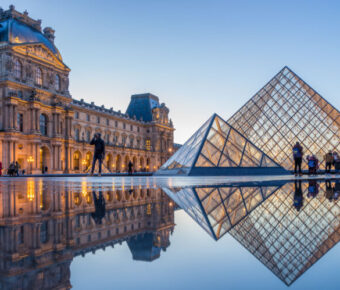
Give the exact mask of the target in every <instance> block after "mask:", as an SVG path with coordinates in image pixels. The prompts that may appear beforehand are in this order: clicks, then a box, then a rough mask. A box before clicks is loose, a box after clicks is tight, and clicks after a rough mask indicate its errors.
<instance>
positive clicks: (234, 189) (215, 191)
mask: <svg viewBox="0 0 340 290" xmlns="http://www.w3.org/2000/svg"><path fill="white" fill-rule="evenodd" d="M281 186H282V184H280V183H278V184H275V185H274V184H267V185H262V186H254V185H248V186H199V187H183V188H162V189H163V191H164V192H165V193H166V194H167V195H168V196H169V197H170V198H171V199H172V200H173V201H174V202H175V203H176V204H177V205H179V206H180V207H181V208H182V209H184V210H185V211H186V213H187V214H188V215H189V216H190V217H191V218H192V219H193V220H194V221H195V222H196V223H197V224H199V225H200V226H201V227H202V228H203V229H204V230H205V231H206V232H207V233H208V234H209V235H210V236H211V237H212V238H214V239H215V240H218V239H220V238H221V237H222V236H223V235H224V234H226V233H227V232H228V231H229V230H230V229H231V228H233V227H234V226H235V225H237V224H238V223H239V222H240V221H241V220H242V219H243V218H245V217H246V216H247V215H249V213H250V212H251V211H252V210H254V209H255V208H256V207H257V206H258V205H259V204H261V203H262V202H263V201H265V200H266V199H267V198H268V197H269V196H271V195H272V194H273V193H275V192H276V191H277V190H278V189H279V188H280V187H281Z"/></svg>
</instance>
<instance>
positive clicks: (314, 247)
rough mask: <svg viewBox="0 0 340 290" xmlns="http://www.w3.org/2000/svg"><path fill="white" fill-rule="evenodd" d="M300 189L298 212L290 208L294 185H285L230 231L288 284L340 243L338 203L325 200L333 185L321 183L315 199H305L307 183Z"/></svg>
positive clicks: (291, 206)
mask: <svg viewBox="0 0 340 290" xmlns="http://www.w3.org/2000/svg"><path fill="white" fill-rule="evenodd" d="M301 188H302V192H303V196H304V197H305V198H304V205H303V207H302V208H301V210H300V211H297V210H296V209H295V208H294V207H293V203H294V191H295V188H294V183H288V184H286V185H284V186H283V187H281V188H280V189H279V190H278V191H277V192H276V193H275V194H273V195H271V196H270V197H269V198H268V199H267V200H266V201H265V202H263V203H262V204H260V205H259V206H258V207H256V208H255V209H254V210H253V211H252V212H251V213H250V214H249V215H248V216H247V217H246V218H245V219H243V220H242V221H241V222H240V223H238V224H237V225H236V226H235V227H234V228H233V229H231V230H230V231H229V234H231V235H232V236H233V237H234V238H235V239H236V240H237V241H238V242H239V243H241V244H242V245H243V246H244V247H245V248H246V249H247V250H249V251H250V252H251V253H252V254H253V255H254V256H255V257H256V258H258V259H259V260H260V261H261V262H262V263H263V264H264V265H265V266H266V267H267V268H269V269H270V270H271V271H272V272H273V273H274V274H275V275H276V276H277V277H279V278H280V279H281V280H282V281H283V282H284V283H285V284H287V285H291V284H292V283H293V282H294V281H295V280H296V279H297V278H299V277H300V276H301V275H302V274H303V273H304V272H305V271H307V270H308V269H309V268H310V267H311V266H312V265H313V264H314V263H315V262H317V261H318V260H319V259H320V258H321V257H322V256H323V255H325V254H326V252H328V251H329V250H330V249H331V248H332V247H333V246H334V245H336V244H337V243H338V242H339V240H340V204H339V202H337V201H334V200H332V201H329V200H328V199H327V198H326V197H325V195H327V190H331V188H335V186H334V184H332V185H331V187H328V188H327V187H326V186H325V183H323V184H320V191H319V193H318V195H317V196H316V198H306V196H307V193H308V183H302V187H301Z"/></svg>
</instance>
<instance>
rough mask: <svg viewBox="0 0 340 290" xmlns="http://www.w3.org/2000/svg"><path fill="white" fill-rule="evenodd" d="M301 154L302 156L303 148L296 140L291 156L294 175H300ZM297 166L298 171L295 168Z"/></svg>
mask: <svg viewBox="0 0 340 290" xmlns="http://www.w3.org/2000/svg"><path fill="white" fill-rule="evenodd" d="M302 156H303V148H302V146H301V145H300V143H299V142H296V144H295V145H294V147H293V158H294V173H295V176H297V175H298V173H299V174H300V175H302V171H301V164H302ZM298 168H299V172H297V169H298Z"/></svg>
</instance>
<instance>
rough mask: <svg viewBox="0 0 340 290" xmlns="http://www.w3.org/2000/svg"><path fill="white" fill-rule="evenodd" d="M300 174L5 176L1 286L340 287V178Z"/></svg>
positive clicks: (0, 212)
mask: <svg viewBox="0 0 340 290" xmlns="http://www.w3.org/2000/svg"><path fill="white" fill-rule="evenodd" d="M289 179H290V178H287V177H286V178H283V177H276V178H275V179H273V178H267V177H252V178H251V179H250V178H248V179H247V178H244V177H243V178H237V177H235V178H231V179H228V178H222V177H218V178H217V177H216V178H214V177H210V178H191V177H180V178H168V177H136V178H135V177H131V178H112V177H102V178H96V177H92V178H13V179H10V178H3V179H1V180H0V255H1V258H0V261H1V263H0V289H70V288H73V289H287V288H288V287H289V288H290V289H339V285H340V275H338V270H339V268H338V266H339V258H340V248H339V245H338V241H339V239H340V201H339V195H340V179H339V178H338V179H337V178H335V177H334V178H332V179H326V180H318V179H317V178H314V179H311V180H303V179H299V180H289ZM316 262H317V263H316Z"/></svg>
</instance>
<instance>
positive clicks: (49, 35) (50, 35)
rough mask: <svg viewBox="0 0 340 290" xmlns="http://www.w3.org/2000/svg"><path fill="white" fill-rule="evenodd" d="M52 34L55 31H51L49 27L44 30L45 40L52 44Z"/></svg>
mask: <svg viewBox="0 0 340 290" xmlns="http://www.w3.org/2000/svg"><path fill="white" fill-rule="evenodd" d="M54 32H55V30H54V29H52V28H51V27H45V28H44V35H45V36H46V38H47V39H48V40H49V41H51V42H52V43H54V38H55V36H54Z"/></svg>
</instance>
